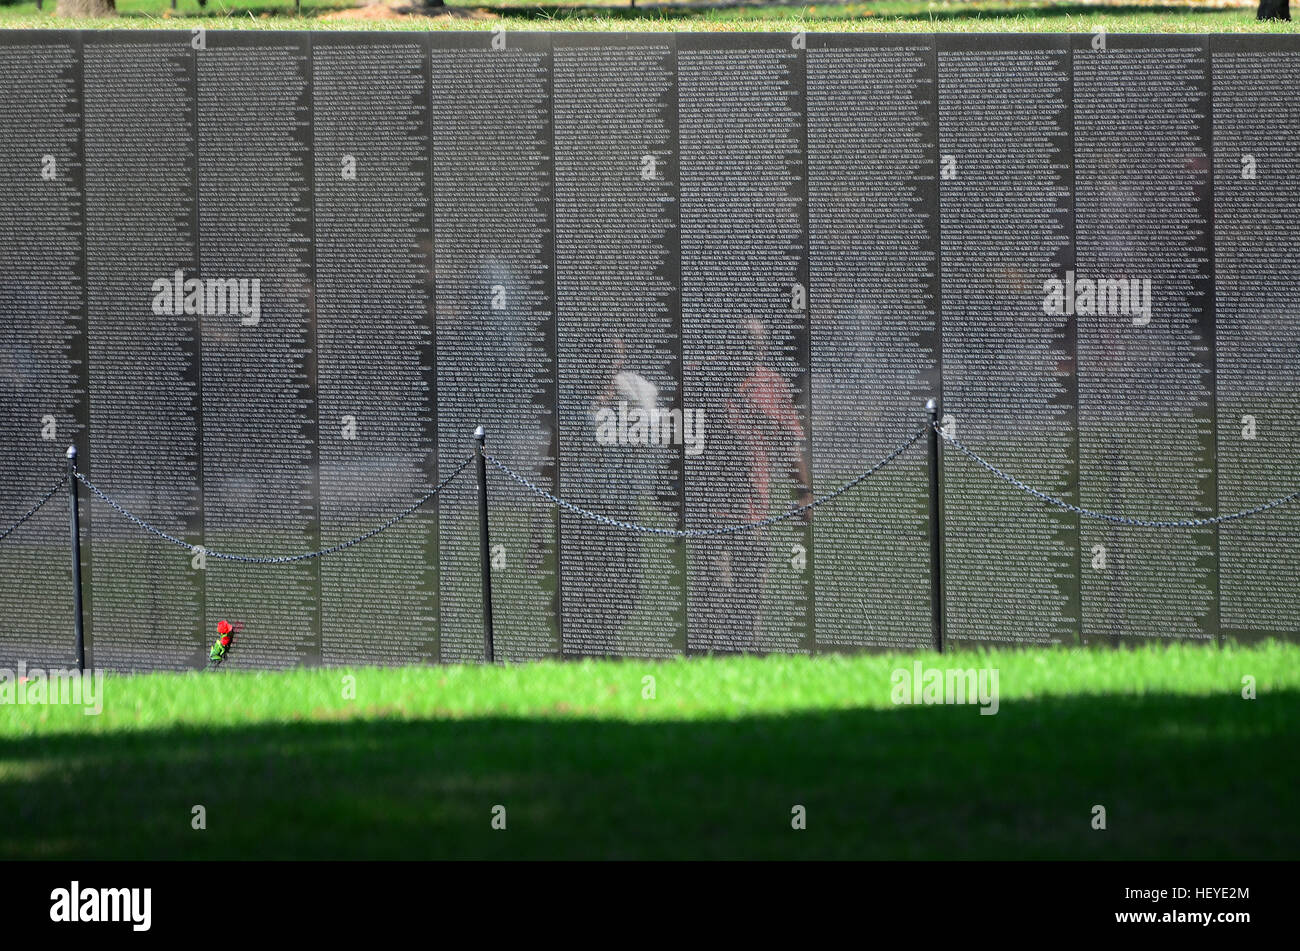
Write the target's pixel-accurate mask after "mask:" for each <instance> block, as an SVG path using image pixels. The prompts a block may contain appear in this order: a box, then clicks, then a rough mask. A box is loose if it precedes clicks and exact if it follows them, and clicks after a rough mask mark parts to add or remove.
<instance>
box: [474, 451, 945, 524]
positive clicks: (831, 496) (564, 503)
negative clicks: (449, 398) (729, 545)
mask: <svg viewBox="0 0 1300 951" xmlns="http://www.w3.org/2000/svg"><path fill="white" fill-rule="evenodd" d="M925 433H926V427H924V426H922V427H921V428H920V429H918V430H917V431H916V432H915V433H913V434H912V435H911V436H910V437H909V438H908V439H907V440H905V441H904V442H902V443H900V444H899V446H898V447H897V448H896V449H894V450H893V451H892V452H890V453H889V454H888V455H886V456H885V457H884V458H882V459H881V460H880V461H879V462H877V463H876V464H875V465H873V466H872V467H871V468H870V469H867V470H866V471H865V472H863V473H862V474H860V475H858V476H856V477H855V478H853V479H850V480H849V481H848V482H846V483H844V484H843V485H842V486H840V487H839V488H838V489H835V490H834V491H833V492H830V493H828V494H826V495H823V496H821V497H820V498H816V499H813V500H812V501H811V502H806V503H805V504H803V505H799V506H796V507H794V508H791V509H787V510H786V511H784V512H781V513H780V514H779V515H772V516H769V517H767V518H763V519H759V520H758V521H754V522H742V523H741V524H738V525H722V526H717V527H714V528H688V529H677V528H655V527H653V526H650V525H638V524H637V523H636V522H623V521H620V520H618V519H616V518H610V517H609V516H608V515H601V514H600V513H599V512H593V511H591V510H590V509H584V508H581V507H580V506H577V505H574V504H573V503H572V502H569V501H568V500H566V499H562V498H560V497H559V496H558V495H555V494H554V493H552V492H548V491H547V490H546V489H544V488H542V487H541V486H540V485H537V484H536V483H535V482H532V481H530V480H529V479H528V478H526V477H525V476H523V475H520V474H519V473H518V472H516V471H515V470H514V469H511V468H510V467H509V466H508V465H506V464H505V463H504V462H502V461H501V460H500V459H498V458H496V457H495V456H493V455H491V454H490V453H487V452H484V453H483V458H484V459H486V460H487V461H488V462H490V463H492V465H493V466H495V467H496V468H497V469H500V470H501V471H502V472H504V473H505V474H506V475H507V476H509V477H510V478H511V479H513V480H514V481H515V482H517V483H519V484H520V485H521V486H523V487H524V488H525V489H527V490H528V491H529V492H532V493H533V494H534V495H538V496H540V497H541V498H543V499H545V500H546V501H547V502H550V503H551V504H552V505H558V506H559V507H560V508H563V509H566V510H568V511H570V512H572V513H573V514H575V515H577V516H579V517H581V518H585V519H589V520H590V521H593V522H598V523H599V524H601V525H607V526H609V527H610V528H618V529H622V530H624V531H628V532H641V533H643V534H646V535H660V536H663V537H666V538H710V537H714V536H717V535H732V534H735V533H737V532H748V531H755V530H758V529H761V528H766V527H767V526H769V525H775V524H776V523H777V522H783V521H785V520H786V519H790V518H797V517H799V516H800V515H803V514H804V513H805V512H809V511H811V510H813V509H815V508H817V507H818V506H819V505H825V504H826V503H827V502H831V501H833V500H835V499H837V498H839V497H840V496H841V495H843V494H844V493H845V492H848V491H849V490H850V489H853V488H855V487H856V486H858V485H860V484H861V483H862V482H864V481H865V480H866V479H867V478H868V477H870V476H872V475H874V474H875V473H876V472H878V471H880V470H881V469H883V468H884V467H885V466H887V465H889V464H890V463H891V462H893V461H894V460H895V459H897V458H898V457H899V456H901V455H902V454H903V453H905V452H907V450H908V449H910V448H912V446H914V445H916V442H917V440H919V439H920V438H921V437H922V436H924V435H925Z"/></svg>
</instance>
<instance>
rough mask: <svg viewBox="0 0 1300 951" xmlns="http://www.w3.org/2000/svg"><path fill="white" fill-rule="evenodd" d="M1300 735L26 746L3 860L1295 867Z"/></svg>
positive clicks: (422, 734) (1056, 712)
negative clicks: (868, 861) (201, 820)
mask: <svg viewBox="0 0 1300 951" xmlns="http://www.w3.org/2000/svg"><path fill="white" fill-rule="evenodd" d="M376 714H378V712H376ZM1298 715H1300V693H1295V692H1289V693H1282V694H1273V695H1268V696H1264V697H1262V698H1261V699H1259V700H1256V701H1245V700H1241V699H1239V698H1234V697H1174V696H1149V697H1072V698H1063V699H1044V700H1038V701H1018V702H1006V703H1004V704H1003V705H1002V708H1001V711H1000V712H999V713H998V714H997V715H996V716H980V715H979V714H978V713H977V710H976V708H975V707H911V708H903V709H897V710H887V711H879V710H847V711H840V712H822V713H816V714H799V715H792V716H785V717H772V716H762V717H747V718H742V719H736V720H703V721H692V722H663V721H647V722H644V723H629V722H624V721H600V720H581V719H546V720H521V719H505V718H500V719H477V720H440V721H427V720H422V721H398V720H382V719H370V720H354V721H336V722H321V721H313V722H297V723H290V724H277V725H263V726H256V727H248V728H233V729H213V730H195V729H177V730H166V731H157V732H139V733H117V734H112V735H101V736H93V735H81V734H78V735H67V734H65V735H58V736H42V737H38V738H26V739H9V740H5V741H3V742H0V777H3V779H2V780H0V817H2V818H0V823H2V824H3V825H2V826H0V857H2V858H5V859H17V858H64V859H83V858H128V859H133V858H195V859H207V858H238V859H251V858H611V857H613V858H656V859H667V858H778V857H780V858H838V859H848V858H994V859H1004V858H1048V859H1054V858H1096V859H1102V858H1107V859H1109V858H1174V857H1182V858H1229V859H1230V858H1293V857H1294V856H1295V855H1296V853H1297V851H1300V824H1298V823H1297V819H1296V809H1295V804H1294V798H1293V797H1294V791H1295V788H1296V784H1297V780H1298V779H1300V767H1298V766H1297V760H1296V757H1295V756H1294V750H1295V748H1296V739H1297V737H1296V723H1297V719H1298ZM196 804H202V805H203V806H205V807H206V810H207V829H206V831H194V830H192V829H191V810H192V807H193V806H194V805H196ZM496 804H502V805H504V806H505V807H506V809H507V821H508V829H507V831H505V832H499V831H493V830H492V829H491V828H490V814H491V810H492V807H493V806H494V805H496ZM796 804H798V805H803V806H805V807H806V809H807V817H808V818H807V830H806V831H799V832H796V831H793V830H792V829H791V822H790V819H791V808H792V806H794V805H796ZM1095 804H1101V805H1104V806H1105V807H1106V810H1107V814H1108V828H1107V830H1106V831H1104V832H1102V831H1094V830H1093V829H1092V828H1091V827H1090V819H1091V815H1092V808H1093V806H1094V805H1095Z"/></svg>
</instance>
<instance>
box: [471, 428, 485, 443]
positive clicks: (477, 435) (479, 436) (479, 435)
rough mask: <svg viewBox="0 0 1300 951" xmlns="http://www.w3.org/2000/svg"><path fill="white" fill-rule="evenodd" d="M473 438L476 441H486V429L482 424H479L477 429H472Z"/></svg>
mask: <svg viewBox="0 0 1300 951" xmlns="http://www.w3.org/2000/svg"><path fill="white" fill-rule="evenodd" d="M474 439H475V440H477V441H478V442H484V441H486V440H487V430H486V429H484V428H483V427H482V426H479V427H478V428H477V429H475V430H474Z"/></svg>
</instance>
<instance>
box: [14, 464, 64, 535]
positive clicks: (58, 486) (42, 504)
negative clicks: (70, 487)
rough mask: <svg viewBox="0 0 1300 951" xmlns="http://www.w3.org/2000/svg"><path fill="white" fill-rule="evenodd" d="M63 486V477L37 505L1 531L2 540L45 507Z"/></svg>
mask: <svg viewBox="0 0 1300 951" xmlns="http://www.w3.org/2000/svg"><path fill="white" fill-rule="evenodd" d="M61 488H63V480H62V479H60V480H59V481H58V482H56V483H54V485H52V486H51V487H50V491H48V492H46V493H45V494H44V495H43V496H41V500H40V501H39V502H37V503H36V504H35V505H33V506H32V507H31V508H29V509H28V510H27V512H26V514H24V515H23V516H22V517H21V518H20V519H18V521H16V522H14V523H13V524H12V525H10V526H9V527H8V528H6V529H5V530H4V531H3V532H0V542H2V541H4V540H5V539H6V538H8V537H9V536H10V535H12V534H13V533H14V531H15V530H17V529H18V528H19V527H20V526H21V525H22V524H23V523H24V522H26V521H27V520H29V519H30V518H31V517H32V516H33V515H35V514H36V513H37V512H39V511H40V510H41V509H42V508H44V507H45V503H46V502H48V501H49V500H50V499H52V498H54V495H55V493H56V492H58V491H59V489H61Z"/></svg>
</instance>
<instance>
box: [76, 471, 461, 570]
mask: <svg viewBox="0 0 1300 951" xmlns="http://www.w3.org/2000/svg"><path fill="white" fill-rule="evenodd" d="M473 461H474V457H473V456H467V457H466V458H465V460H464V461H463V462H461V464H460V465H459V466H457V467H456V470H455V471H454V472H453V473H452V474H451V475H449V476H447V478H445V479H443V480H442V481H441V482H439V483H438V484H437V485H436V486H434V487H433V489H431V490H430V491H429V492H426V493H425V494H424V495H423V496H422V497H421V498H420V499H419V500H418V501H416V502H413V503H412V504H410V505H408V506H407V507H406V508H404V509H402V511H400V512H398V513H397V514H396V515H394V516H393V517H392V518H390V519H389V520H388V521H386V522H384V523H383V524H382V525H380V526H378V527H376V528H372V529H371V530H370V531H368V532H366V533H365V534H363V535H358V536H356V537H355V538H350V539H348V540H347V541H345V542H340V543H339V544H337V545H331V546H330V547H329V548H321V549H319V550H317V551H309V552H303V553H302V554H301V555H233V554H229V553H227V552H220V551H212V550H211V549H208V548H204V547H203V546H202V545H191V544H190V543H189V542H187V541H184V540H183V539H180V538H177V537H176V536H175V535H169V534H167V533H166V532H164V531H163V530H162V529H160V528H157V527H155V526H153V525H150V524H149V523H148V522H146V521H145V520H144V519H142V518H140V517H139V516H138V515H135V514H133V513H131V512H129V511H127V510H126V509H125V508H124V507H122V505H120V504H119V503H118V502H117V501H116V500H114V499H112V498H110V497H109V496H108V495H106V494H105V493H104V492H103V491H101V490H100V488H99V487H98V486H96V485H94V484H93V483H92V482H91V481H90V480H89V479H87V478H86V477H85V476H84V475H82V474H81V473H80V472H78V473H77V474H76V477H77V481H78V482H80V483H81V484H82V485H84V486H85V487H86V488H87V489H89V490H90V492H91V494H93V495H94V496H95V497H96V498H97V499H99V500H100V501H101V502H103V503H104V504H105V505H107V506H108V507H109V508H111V509H113V510H114V511H115V512H117V513H118V514H119V515H121V516H122V517H123V518H125V519H127V520H128V521H130V522H133V523H134V524H136V525H137V526H139V527H140V528H142V529H144V530H145V531H146V532H148V533H149V534H151V535H156V536H158V537H159V538H161V539H163V540H164V541H168V542H171V543H172V544H173V545H178V546H179V547H181V548H184V549H186V550H187V551H192V552H199V551H201V552H202V553H203V555H204V556H205V557H207V558H215V559H217V560H219V561H236V562H241V563H243V564H249V565H285V564H290V563H292V562H295V561H307V560H309V559H312V558H320V557H323V556H324V555H333V554H335V553H337V552H340V551H343V550H344V549H346V548H351V547H352V546H353V545H357V544H360V543H361V542H364V541H366V540H368V539H371V538H374V537H375V536H376V535H378V534H379V533H380V532H385V531H387V530H388V529H390V528H392V527H393V526H394V525H396V524H397V523H398V522H400V521H402V519H404V518H407V517H408V516H410V515H413V514H414V513H415V512H416V510H418V509H419V508H420V507H421V506H423V505H424V504H425V503H427V502H428V501H429V500H430V499H432V498H433V497H434V496H435V495H437V494H438V493H439V492H441V491H442V490H443V489H444V488H445V487H446V486H447V485H448V484H449V483H451V482H452V480H454V479H455V478H456V477H457V476H459V475H460V474H461V473H462V472H464V471H465V470H466V469H467V468H468V467H469V464H470V463H471V462H473Z"/></svg>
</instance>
